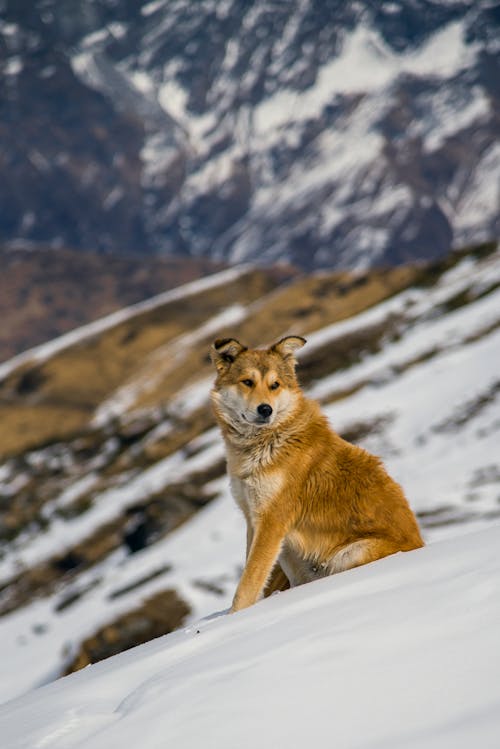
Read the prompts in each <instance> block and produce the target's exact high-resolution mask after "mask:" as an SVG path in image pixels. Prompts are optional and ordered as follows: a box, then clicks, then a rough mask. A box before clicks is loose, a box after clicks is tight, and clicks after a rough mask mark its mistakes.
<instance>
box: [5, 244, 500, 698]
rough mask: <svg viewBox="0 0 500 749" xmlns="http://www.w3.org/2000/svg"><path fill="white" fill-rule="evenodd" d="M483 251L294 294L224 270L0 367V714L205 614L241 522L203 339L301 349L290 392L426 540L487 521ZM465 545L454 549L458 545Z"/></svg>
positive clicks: (294, 288) (291, 279) (488, 356)
mask: <svg viewBox="0 0 500 749" xmlns="http://www.w3.org/2000/svg"><path fill="white" fill-rule="evenodd" d="M499 279H500V252H499V251H498V249H497V248H496V247H495V245H493V244H489V245H480V246H477V247H472V248H469V249H467V250H463V251H461V252H455V253H452V254H451V255H449V256H447V257H446V258H444V259H443V260H441V261H436V262H432V263H428V264H419V265H410V266H404V267H399V268H393V269H387V270H372V271H369V272H360V271H358V272H355V273H347V272H344V273H336V272H322V273H317V274H313V275H308V276H303V277H297V276H296V275H292V276H290V274H288V272H287V271H286V269H283V268H278V269H275V270H273V271H271V270H270V269H266V270H263V269H259V268H253V267H250V266H240V267H238V268H234V269H231V270H226V271H222V272H221V273H219V274H216V275H213V276H208V277H206V278H205V279H201V280H198V281H195V282H192V283H190V284H188V285H186V286H184V287H180V288H178V289H174V290H171V291H168V292H165V293H164V294H161V295H160V296H157V297H155V298H153V299H151V300H148V301H147V302H143V303H140V304H138V305H135V306H134V307H131V308H126V309H124V310H121V311H119V312H117V313H114V314H113V315H111V316H110V317H107V318H103V319H101V320H99V321H97V322H95V323H92V324H91V325H88V326H86V327H84V328H81V329H79V330H76V331H74V332H71V333H68V334H67V335H66V336H64V337H62V338H60V339H55V340H54V341H52V342H51V343H50V344H46V345H43V346H40V347H38V348H36V349H34V350H32V351H28V352H26V353H25V354H23V355H20V356H18V357H16V358H15V359H13V360H11V361H10V362H7V363H5V364H4V365H2V366H0V418H1V419H2V425H3V429H2V432H1V434H0V440H1V442H0V454H1V455H2V456H3V457H2V459H1V462H0V499H1V502H0V512H1V517H0V520H1V524H0V528H1V534H2V536H1V544H2V546H1V558H0V581H1V582H0V585H1V589H0V613H1V614H2V617H1V619H0V633H1V635H2V636H1V638H0V657H1V659H2V663H3V664H4V667H5V672H6V673H8V674H9V679H8V680H7V681H4V682H3V683H2V685H1V689H2V692H1V693H0V697H1V698H2V699H4V700H5V699H8V698H10V697H13V696H16V695H20V694H22V693H23V692H25V691H26V690H28V689H30V688H32V687H33V686H36V685H39V684H42V683H45V682H47V681H50V680H52V679H53V678H54V677H56V676H58V675H60V674H61V673H62V672H64V671H71V670H74V669H77V668H80V667H81V666H84V665H86V664H88V663H89V662H95V661H97V660H100V659H102V658H105V657H106V656H108V655H111V654H113V653H117V652H119V651H121V650H123V649H125V648H128V647H131V646H133V645H136V644H138V643H141V642H145V641H147V640H149V639H151V638H152V637H156V636H158V635H160V634H164V633H166V632H170V631H171V630H172V629H175V628H177V627H179V626H182V625H186V624H189V623H192V622H195V621H197V620H198V619H199V618H200V617H203V616H206V615H208V614H211V613H212V612H214V611H217V610H220V609H223V608H225V607H227V605H228V604H229V602H230V599H231V596H232V593H233V592H234V587H235V585H236V582H237V580H238V577H239V574H240V570H241V565H242V560H243V548H244V543H243V528H242V520H241V517H240V516H239V514H238V512H237V511H236V509H235V508H234V506H233V503H232V501H231V498H230V496H229V491H228V486H227V482H226V479H225V465H224V452H223V446H222V443H221V440H220V436H219V434H218V432H217V430H216V429H215V426H214V422H213V419H212V416H211V414H210V410H209V408H208V393H209V389H210V384H211V381H212V379H213V374H212V370H211V365H210V363H209V360H208V348H209V346H210V343H211V341H212V340H213V339H214V338H215V337H218V336H220V335H226V334H229V333H230V334H232V335H236V336H237V337H238V338H240V339H241V340H244V341H246V342H247V343H249V344H251V345H255V344H263V343H265V342H270V341H272V340H273V339H275V338H277V337H280V336H282V335H284V334H286V333H287V332H293V333H295V334H300V335H304V336H305V337H306V338H307V339H308V343H307V345H306V346H305V347H304V349H303V350H302V351H301V355H300V367H299V377H300V379H301V382H302V383H303V385H304V387H305V389H306V391H307V392H308V394H310V395H311V396H313V397H315V398H318V399H319V400H320V401H321V403H322V404H323V406H324V408H325V410H326V413H327V415H328V416H329V418H330V420H331V422H332V424H333V425H334V427H335V428H336V429H337V431H339V432H340V433H341V434H342V435H343V436H344V437H345V438H347V439H350V440H351V441H354V442H357V443H359V444H362V445H364V446H366V447H367V448H368V449H370V450H372V451H373V452H375V453H377V454H379V455H381V456H382V457H383V459H384V460H385V462H386V464H387V467H388V469H389V471H390V472H391V473H392V474H393V475H394V477H395V478H396V479H397V480H398V481H400V483H401V484H402V485H403V486H404V488H405V491H406V493H407V496H408V498H409V501H410V503H411V505H412V507H413V508H414V510H415V512H416V513H417V516H418V518H419V521H420V524H421V526H422V529H423V532H424V535H425V538H426V540H427V541H428V542H431V543H434V542H435V541H439V540H441V539H444V538H446V537H448V536H453V537H458V536H462V535H463V534H465V533H469V532H470V531H471V530H475V529H481V528H487V527H488V526H489V525H491V523H492V522H495V521H497V520H498V518H499V517H500V504H499V482H500V465H499V464H498V429H499V424H500V415H499V411H498V407H499V401H498V394H499V390H500V387H499V380H498V373H497V371H496V370H497V368H496V366H495V363H496V362H497V361H498V357H499V348H500V332H499V327H498V323H499V315H500V312H499V311H500V304H499V299H500V296H499V294H500V291H499ZM464 543H465V542H464Z"/></svg>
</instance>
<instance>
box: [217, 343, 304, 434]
mask: <svg viewBox="0 0 500 749" xmlns="http://www.w3.org/2000/svg"><path fill="white" fill-rule="evenodd" d="M305 342H306V341H305V339H304V338H301V337H300V336H287V337H286V338H282V339H281V340H280V341H278V343H275V344H274V345H273V346H271V347H270V348H267V349H248V348H247V347H246V346H243V344H241V343H240V342H239V341H237V340H236V339H235V338H225V339H223V340H220V339H219V340H217V341H215V343H214V345H213V346H212V349H211V352H210V353H211V357H212V361H213V363H214V365H215V368H216V370H217V379H216V381H215V385H214V388H213V390H212V403H213V405H214V408H215V411H216V413H217V415H218V416H219V417H221V418H222V419H223V420H224V421H225V422H226V423H227V424H230V425H231V426H233V427H234V428H235V429H237V430H238V431H240V432H241V431H247V430H248V429H259V428H263V427H266V426H276V425H277V424H279V423H280V422H283V421H284V420H285V419H286V418H287V417H288V416H290V415H291V414H292V412H293V411H294V410H295V408H296V407H297V405H298V402H299V399H300V397H301V395H300V390H299V386H298V383H297V378H296V376H295V365H296V360H295V351H296V350H297V349H299V348H301V347H302V346H303V345H304V343H305Z"/></svg>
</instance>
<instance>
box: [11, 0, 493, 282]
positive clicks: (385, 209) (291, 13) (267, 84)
mask: <svg viewBox="0 0 500 749" xmlns="http://www.w3.org/2000/svg"><path fill="white" fill-rule="evenodd" d="M499 31H500V11H499V8H498V4H496V3H494V2H491V0H477V1H476V2H474V3H470V2H465V1H464V0H450V1H448V2H446V3H436V2H434V0H405V2H402V3H394V2H382V3H376V4H374V3H370V2H368V1H367V0H352V1H351V2H339V1H338V0H335V1H334V2H333V1H332V2H329V3H325V2H320V1H319V0H294V1H293V2H287V3H283V2H280V1H279V0H276V1H273V2H263V0H253V1H251V0H250V1H247V0H245V2H243V1H242V0H224V2H212V0H203V1H202V0H200V2H196V3H192V2H188V1H187V0H153V1H151V0H148V2H143V3H137V2H127V1H126V0H113V2H112V1H111V0H88V2H86V3H84V4H77V5H75V3H73V2H71V0H3V1H2V3H1V5H0V54H1V56H2V58H3V66H1V67H0V70H1V71H2V72H1V73H0V76H1V82H2V90H3V92H4V93H3V95H2V97H1V98H0V148H1V151H0V153H1V154H2V158H1V159H0V204H1V205H2V211H1V216H0V242H3V243H7V244H8V245H9V246H16V244H17V243H18V242H19V241H22V242H26V241H30V242H32V243H33V245H34V246H35V247H36V246H37V245H38V244H39V243H49V244H51V245H53V246H61V245H62V246H70V247H77V248H81V249H89V248H93V249H98V250H106V251H110V250H112V251H115V252H123V251H128V252H139V253H152V252H153V253H157V252H162V253H164V252H168V253H173V254H178V255H182V256H196V257H210V258H212V259H216V260H222V261H224V262H229V263H234V262H241V261H248V260H252V261H253V260H255V258H259V259H261V260H263V261H265V262H268V263H270V262H275V261H277V260H280V261H286V262H288V263H291V264H294V265H297V266H301V267H303V268H307V269H310V268H318V267H337V268H341V267H342V268H345V267H350V268H354V267H357V268H366V267H369V266H372V265H374V264H379V265H380V264H388V263H389V264H394V263H401V262H404V261H406V260H409V259H415V258H420V259H422V258H430V257H437V256H439V255H442V254H443V253H445V252H446V251H447V250H448V249H449V248H450V246H459V245H463V244H464V243H467V242H472V241H475V242H477V241H484V240H487V239H494V238H496V237H498V236H499V233H500V225H499V215H500V212H499V210H498V206H499V204H500V195H499V187H498V185H499V174H500V146H499V143H498V132H499V106H498V105H499V98H500V84H499V81H500V69H499V59H500V57H499V55H498V51H499V43H498V39H499V38H500V33H499Z"/></svg>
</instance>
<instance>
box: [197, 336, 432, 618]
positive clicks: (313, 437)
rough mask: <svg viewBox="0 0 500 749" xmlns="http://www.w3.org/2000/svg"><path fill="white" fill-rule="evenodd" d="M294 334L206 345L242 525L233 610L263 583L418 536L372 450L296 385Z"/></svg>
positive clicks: (294, 579)
mask: <svg viewBox="0 0 500 749" xmlns="http://www.w3.org/2000/svg"><path fill="white" fill-rule="evenodd" d="M304 343H305V340H304V339H303V338H301V337H299V336H289V337H287V338H283V339H282V340H281V341H279V342H278V343H276V344H274V345H273V346H271V347H270V348H268V349H255V350H249V349H247V348H246V347H245V346H243V345H242V344H241V343H239V341H237V340H235V339H224V340H218V341H216V342H215V344H214V346H213V347H212V350H211V356H212V360H213V362H214V364H215V367H216V370H217V379H216V381H215V385H214V387H213V390H212V394H211V397H212V404H213V408H214V412H215V415H216V418H217V421H218V423H219V426H220V428H221V431H222V435H223V437H224V441H225V445H226V454H227V468H228V473H229V477H230V481H231V489H232V493H233V496H234V498H235V500H236V502H237V504H238V505H239V507H240V508H241V510H242V511H243V513H244V515H245V519H246V525H247V549H246V565H245V569H244V572H243V575H242V577H241V580H240V583H239V585H238V588H237V590H236V593H235V596H234V600H233V606H232V610H233V611H238V610H239V609H242V608H245V607H246V606H250V605H252V604H253V603H255V602H256V601H257V600H258V599H259V598H260V597H261V596H262V595H264V594H266V595H267V594H269V593H270V592H272V591H273V590H277V589H284V588H285V587H288V585H290V586H292V587H293V586H295V585H300V584H302V583H306V582H309V581H311V580H314V579H316V578H318V577H325V576H326V575H331V574H334V573H337V572H342V571H343V570H347V569H350V568H352V567H357V566H359V565H362V564H366V563H367V562H372V561H374V560H375V559H380V558H381V557H385V556H388V555H389V554H394V553H396V552H398V551H409V550H410V549H416V548H418V547H420V546H423V541H422V537H421V535H420V531H419V528H418V525H417V521H416V519H415V517H414V515H413V513H412V511H411V509H410V507H409V505H408V502H407V500H406V498H405V496H404V494H403V491H402V489H401V487H400V486H399V484H397V483H396V482H395V481H393V479H391V478H390V476H389V475H388V474H387V472H386V470H385V468H384V466H383V465H382V463H381V461H380V459H379V458H377V457H375V456H374V455H371V454H370V453H368V452H367V451H366V450H363V449H362V448H360V447H357V446H355V445H352V444H351V443H349V442H346V441H345V440H343V439H342V438H341V437H339V435H338V434H336V433H335V432H334V431H333V430H332V429H331V427H330V425H329V424H328V422H327V419H326V417H325V416H324V415H323V414H322V413H321V411H320V408H319V405H318V404H317V403H316V402H315V401H312V400H309V399H308V398H306V397H305V396H304V394H303V392H302V391H301V389H300V387H299V385H298V382H297V379H296V375H295V365H296V360H295V356H294V352H295V351H296V350H297V349H298V348H300V347H301V346H303V345H304Z"/></svg>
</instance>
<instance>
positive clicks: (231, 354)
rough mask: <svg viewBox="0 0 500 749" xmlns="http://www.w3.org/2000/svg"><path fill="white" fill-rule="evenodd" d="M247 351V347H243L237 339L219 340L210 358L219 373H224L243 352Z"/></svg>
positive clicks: (213, 347)
mask: <svg viewBox="0 0 500 749" xmlns="http://www.w3.org/2000/svg"><path fill="white" fill-rule="evenodd" d="M246 350H247V347H246V346H243V344H242V343H240V342H239V341H237V340H236V338H218V339H217V340H216V341H214V344H213V346H212V348H211V349H210V357H211V359H212V361H213V363H214V364H215V368H216V370H217V372H223V371H224V370H225V369H227V368H228V367H229V366H230V365H231V364H232V363H233V362H234V360H235V359H236V357H237V356H238V355H239V354H241V353H242V351H246Z"/></svg>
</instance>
